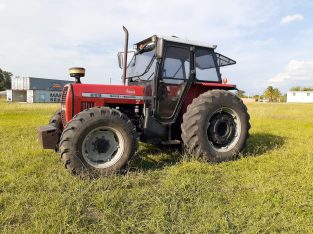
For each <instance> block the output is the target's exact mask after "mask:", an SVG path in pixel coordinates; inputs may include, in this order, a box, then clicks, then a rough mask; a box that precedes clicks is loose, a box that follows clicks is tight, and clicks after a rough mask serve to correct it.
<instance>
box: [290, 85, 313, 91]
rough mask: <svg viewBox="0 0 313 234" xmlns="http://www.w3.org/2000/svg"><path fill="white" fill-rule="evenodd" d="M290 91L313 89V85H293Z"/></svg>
mask: <svg viewBox="0 0 313 234" xmlns="http://www.w3.org/2000/svg"><path fill="white" fill-rule="evenodd" d="M289 90H290V91H313V88H312V87H303V88H302V87H300V86H294V87H291V88H290V89H289Z"/></svg>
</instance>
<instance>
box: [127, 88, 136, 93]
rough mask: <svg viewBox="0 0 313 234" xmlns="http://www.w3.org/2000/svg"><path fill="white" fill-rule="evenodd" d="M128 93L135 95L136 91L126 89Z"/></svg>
mask: <svg viewBox="0 0 313 234" xmlns="http://www.w3.org/2000/svg"><path fill="white" fill-rule="evenodd" d="M126 93H129V94H135V93H136V92H135V90H130V89H126Z"/></svg>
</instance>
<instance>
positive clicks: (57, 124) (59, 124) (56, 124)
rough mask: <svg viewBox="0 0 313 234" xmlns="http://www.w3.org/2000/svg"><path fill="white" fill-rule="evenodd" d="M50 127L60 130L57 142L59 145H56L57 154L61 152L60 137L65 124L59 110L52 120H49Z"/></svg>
mask: <svg viewBox="0 0 313 234" xmlns="http://www.w3.org/2000/svg"><path fill="white" fill-rule="evenodd" d="M49 125H51V126H53V127H55V128H57V129H59V141H58V142H57V144H56V145H55V148H54V150H55V152H58V151H59V142H60V137H61V134H62V132H63V123H62V119H61V111H60V110H57V111H56V112H55V113H54V114H53V115H52V117H51V119H50V120H49Z"/></svg>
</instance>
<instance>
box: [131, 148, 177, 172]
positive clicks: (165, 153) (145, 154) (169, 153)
mask: <svg viewBox="0 0 313 234" xmlns="http://www.w3.org/2000/svg"><path fill="white" fill-rule="evenodd" d="M182 152H183V151H182V147H181V146H162V145H161V146H155V145H149V144H142V145H141V146H140V149H139V151H138V153H137V158H136V160H135V162H134V163H133V165H132V168H133V169H134V170H144V171H145V170H157V169H162V168H163V167H165V166H170V165H174V164H175V163H177V162H178V161H179V160H180V159H181V158H182Z"/></svg>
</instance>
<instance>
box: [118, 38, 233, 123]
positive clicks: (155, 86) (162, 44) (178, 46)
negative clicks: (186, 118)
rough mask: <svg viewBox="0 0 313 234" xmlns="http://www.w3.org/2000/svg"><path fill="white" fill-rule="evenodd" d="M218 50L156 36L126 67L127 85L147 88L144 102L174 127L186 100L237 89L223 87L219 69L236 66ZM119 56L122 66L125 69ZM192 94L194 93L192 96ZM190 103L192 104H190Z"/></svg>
mask: <svg viewBox="0 0 313 234" xmlns="http://www.w3.org/2000/svg"><path fill="white" fill-rule="evenodd" d="M216 47H217V46H216V45H210V44H208V43H202V42H196V41H189V40H184V39H180V38H177V37H166V36H157V35H154V36H152V37H149V38H147V39H145V40H143V41H140V42H138V43H136V44H135V45H134V49H135V51H133V52H132V55H133V56H132V58H131V59H130V62H129V63H128V64H127V70H126V77H125V79H126V80H127V84H128V85H142V86H144V87H145V89H144V93H145V97H146V99H145V102H146V104H147V106H151V110H152V112H153V114H154V116H155V117H156V118H157V119H158V120H159V121H161V122H163V123H173V122H175V121H176V118H177V116H178V114H179V111H180V110H181V108H182V106H183V105H184V102H186V103H185V106H187V105H188V104H190V101H192V99H188V98H187V99H186V97H187V96H190V95H191V96H192V95H199V94H200V93H202V92H203V90H206V91H207V90H209V89H210V88H214V87H219V86H221V85H222V86H224V87H225V89H235V86H234V85H227V84H223V81H222V77H221V73H220V67H222V66H227V65H232V64H235V63H236V62H235V61H234V60H232V59H230V58H228V57H226V56H224V55H221V54H219V53H216V52H215V51H214V50H215V48H216ZM122 56H123V53H119V54H118V57H119V66H120V68H122V66H123V63H122V61H123V59H122ZM190 90H191V91H192V93H190ZM188 102H189V103H188Z"/></svg>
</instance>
